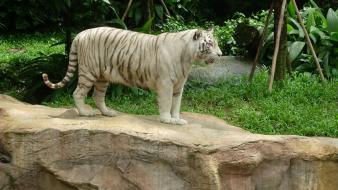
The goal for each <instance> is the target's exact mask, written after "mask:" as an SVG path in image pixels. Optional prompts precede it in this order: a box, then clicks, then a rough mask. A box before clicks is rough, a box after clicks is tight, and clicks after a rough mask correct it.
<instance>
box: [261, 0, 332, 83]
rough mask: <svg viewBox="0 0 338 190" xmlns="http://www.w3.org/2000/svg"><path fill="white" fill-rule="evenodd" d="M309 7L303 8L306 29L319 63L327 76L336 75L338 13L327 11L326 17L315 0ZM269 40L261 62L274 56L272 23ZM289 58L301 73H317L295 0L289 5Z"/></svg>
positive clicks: (265, 61)
mask: <svg viewBox="0 0 338 190" xmlns="http://www.w3.org/2000/svg"><path fill="white" fill-rule="evenodd" d="M310 2H311V4H309V6H307V7H304V9H303V10H301V15H302V18H303V21H304V22H305V27H306V30H307V31H308V33H309V36H310V38H311V41H312V43H313V46H314V48H315V51H316V53H317V56H318V58H319V61H320V64H321V66H322V68H323V70H324V75H325V76H326V77H327V78H333V77H337V76H338V75H337V74H338V28H337V25H338V14H337V13H336V12H335V11H333V10H332V9H329V10H328V13H327V15H326V16H325V15H324V14H323V12H322V10H321V8H319V7H318V5H317V4H316V3H315V2H314V1H310ZM269 32H270V34H269V35H268V39H267V42H266V43H265V47H264V48H263V50H262V52H263V53H262V54H263V55H264V56H263V58H262V62H263V63H265V64H267V65H269V64H270V63H271V59H272V54H273V52H272V50H273V48H274V43H273V40H274V39H273V26H272V23H271V24H270V26H269ZM287 33H288V52H289V56H288V61H289V63H291V64H292V68H293V69H294V70H296V71H300V72H305V71H306V72H312V73H317V71H316V66H315V64H314V59H313V57H312V54H311V51H310V48H309V47H308V46H307V44H306V43H305V41H306V40H305V34H304V31H303V29H302V27H301V25H300V23H299V22H298V20H297V16H296V12H295V8H294V7H293V5H292V3H289V5H288V24H287Z"/></svg>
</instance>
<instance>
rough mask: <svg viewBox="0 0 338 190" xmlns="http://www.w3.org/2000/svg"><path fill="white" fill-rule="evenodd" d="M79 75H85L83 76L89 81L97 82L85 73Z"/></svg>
mask: <svg viewBox="0 0 338 190" xmlns="http://www.w3.org/2000/svg"><path fill="white" fill-rule="evenodd" d="M79 77H83V78H85V79H86V80H88V81H90V82H92V83H93V82H95V81H94V80H92V79H91V78H89V77H88V76H87V75H85V74H79Z"/></svg>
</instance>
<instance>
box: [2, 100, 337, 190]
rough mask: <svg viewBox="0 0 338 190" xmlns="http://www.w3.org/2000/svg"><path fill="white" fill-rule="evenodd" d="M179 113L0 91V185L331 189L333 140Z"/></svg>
mask: <svg viewBox="0 0 338 190" xmlns="http://www.w3.org/2000/svg"><path fill="white" fill-rule="evenodd" d="M183 118H184V119H187V120H188V121H189V124H188V125H186V126H173V125H166V124H161V123H159V121H158V119H157V117H156V116H135V115H127V114H120V115H119V116H117V117H113V118H107V117H102V116H99V115H98V116H96V117H93V118H89V117H78V116H77V114H76V111H74V109H68V110H67V109H56V108H49V107H45V106H38V105H29V104H24V103H21V102H19V101H17V100H15V99H13V98H10V97H8V96H4V95H0V190H94V189H95V190H96V189H98V190H125V189H126V190H129V189H130V190H134V189H142V190H181V189H182V190H186V189H187V190H188V189H196V190H221V189H222V190H223V189H224V190H242V189H243V190H308V189H315V190H317V189H318V190H337V187H338V139H333V138H319V137H314V138H308V137H299V136H268V135H258V134H252V133H249V132H247V131H245V130H243V129H240V128H237V127H234V126H231V125H228V124H227V123H225V122H224V121H222V120H220V119H217V118H215V117H212V116H206V115H200V114H193V113H184V114H183ZM262 127H264V126H262Z"/></svg>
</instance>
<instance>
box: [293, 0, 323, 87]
mask: <svg viewBox="0 0 338 190" xmlns="http://www.w3.org/2000/svg"><path fill="white" fill-rule="evenodd" d="M292 3H293V4H294V6H295V9H296V13H297V18H298V21H299V23H300V25H301V26H302V28H303V31H304V34H305V38H306V43H307V45H308V46H309V48H310V50H311V53H312V56H313V58H314V60H315V63H316V66H317V70H318V72H319V75H320V78H321V79H322V81H323V82H324V81H326V79H325V77H324V75H323V72H322V68H321V66H320V64H319V61H318V57H317V55H316V52H315V49H314V48H313V46H312V42H311V40H310V37H309V34H308V32H307V30H306V28H305V26H304V23H303V19H302V16H301V15H300V12H299V9H298V7H297V3H296V1H295V0H292Z"/></svg>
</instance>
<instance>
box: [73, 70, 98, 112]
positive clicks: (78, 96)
mask: <svg viewBox="0 0 338 190" xmlns="http://www.w3.org/2000/svg"><path fill="white" fill-rule="evenodd" d="M92 87H93V82H91V81H88V80H87V81H86V80H85V82H84V80H83V77H81V76H79V83H78V84H77V87H76V89H75V91H74V93H73V98H74V101H75V106H76V108H77V110H78V112H79V114H80V115H81V116H94V115H95V112H94V110H93V109H92V108H91V107H90V106H88V105H86V104H85V103H84V100H85V98H86V96H87V94H88V92H89V91H90V89H91V88H92Z"/></svg>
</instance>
